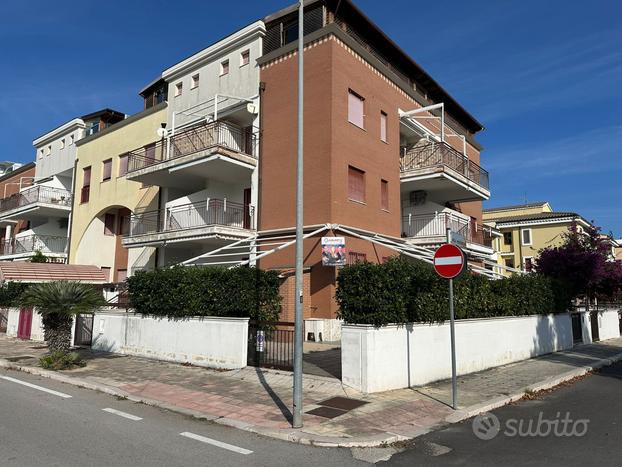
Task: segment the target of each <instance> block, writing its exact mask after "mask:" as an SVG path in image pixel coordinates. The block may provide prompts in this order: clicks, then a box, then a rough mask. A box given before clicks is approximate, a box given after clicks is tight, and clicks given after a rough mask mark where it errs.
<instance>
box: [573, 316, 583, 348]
mask: <svg viewBox="0 0 622 467" xmlns="http://www.w3.org/2000/svg"><path fill="white" fill-rule="evenodd" d="M570 317H571V318H572V342H573V343H575V344H577V343H582V342H583V326H582V324H581V313H572V314H571V315H570Z"/></svg>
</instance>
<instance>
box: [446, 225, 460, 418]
mask: <svg viewBox="0 0 622 467" xmlns="http://www.w3.org/2000/svg"><path fill="white" fill-rule="evenodd" d="M447 243H451V229H449V228H448V229H447ZM449 333H450V335H451V406H452V408H453V409H454V410H456V409H457V408H458V381H457V376H456V329H455V316H454V280H453V279H449Z"/></svg>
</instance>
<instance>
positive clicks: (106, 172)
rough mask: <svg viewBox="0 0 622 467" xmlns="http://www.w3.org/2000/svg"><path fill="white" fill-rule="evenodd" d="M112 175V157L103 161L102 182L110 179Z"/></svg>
mask: <svg viewBox="0 0 622 467" xmlns="http://www.w3.org/2000/svg"><path fill="white" fill-rule="evenodd" d="M111 175H112V159H106V160H105V161H104V163H103V170H102V182H107V181H108V180H110V177H111Z"/></svg>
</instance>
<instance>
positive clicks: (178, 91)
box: [175, 83, 184, 97]
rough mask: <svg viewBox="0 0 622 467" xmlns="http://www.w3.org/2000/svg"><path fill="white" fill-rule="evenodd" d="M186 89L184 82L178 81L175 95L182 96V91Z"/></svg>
mask: <svg viewBox="0 0 622 467" xmlns="http://www.w3.org/2000/svg"><path fill="white" fill-rule="evenodd" d="M183 90H184V83H177V84H176V85H175V97H179V96H181V93H182V92H183Z"/></svg>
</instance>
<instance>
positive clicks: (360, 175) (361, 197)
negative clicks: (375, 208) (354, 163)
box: [348, 167, 365, 203]
mask: <svg viewBox="0 0 622 467" xmlns="http://www.w3.org/2000/svg"><path fill="white" fill-rule="evenodd" d="M348 198H349V199H351V200H353V201H360V202H362V203H364V202H365V172H363V171H362V170H358V169H355V168H354V167H348Z"/></svg>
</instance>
